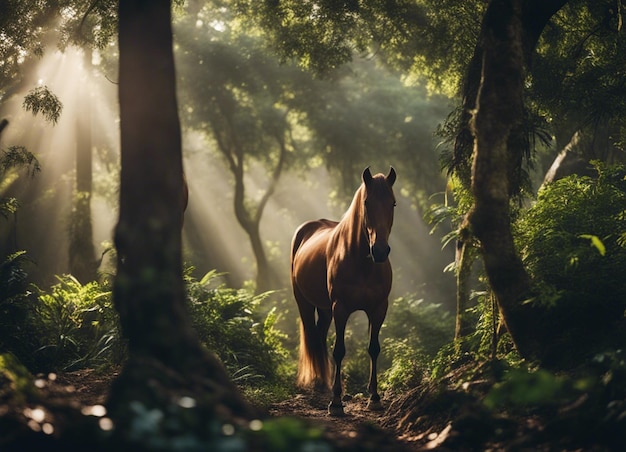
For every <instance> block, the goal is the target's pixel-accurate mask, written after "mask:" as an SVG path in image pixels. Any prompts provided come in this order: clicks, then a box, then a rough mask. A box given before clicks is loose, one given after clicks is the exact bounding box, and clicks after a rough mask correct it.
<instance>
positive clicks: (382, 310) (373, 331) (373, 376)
mask: <svg viewBox="0 0 626 452" xmlns="http://www.w3.org/2000/svg"><path fill="white" fill-rule="evenodd" d="M386 314H387V303H386V302H385V303H384V304H382V305H380V306H379V307H378V309H377V310H376V311H375V312H374V313H373V314H370V313H368V314H367V316H368V318H369V322H370V343H369V347H368V349H367V351H368V352H369V355H370V380H369V384H368V385H367V389H368V391H369V393H370V399H369V401H368V402H367V408H368V409H370V410H373V411H375V410H382V409H383V405H382V404H381V403H380V395H379V394H378V376H377V361H378V355H379V354H380V342H379V341H378V335H379V333H380V328H381V326H382V324H383V321H384V320H385V315H386Z"/></svg>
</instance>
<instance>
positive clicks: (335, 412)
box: [328, 402, 345, 417]
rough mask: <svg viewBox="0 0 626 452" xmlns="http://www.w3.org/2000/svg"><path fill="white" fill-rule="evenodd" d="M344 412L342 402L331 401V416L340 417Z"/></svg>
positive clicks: (329, 406) (329, 407)
mask: <svg viewBox="0 0 626 452" xmlns="http://www.w3.org/2000/svg"><path fill="white" fill-rule="evenodd" d="M344 414H345V413H344V412H343V405H342V404H339V405H334V404H333V402H330V405H328V415H329V416H334V417H340V416H343V415H344Z"/></svg>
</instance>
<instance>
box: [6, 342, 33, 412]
mask: <svg viewBox="0 0 626 452" xmlns="http://www.w3.org/2000/svg"><path fill="white" fill-rule="evenodd" d="M33 380H34V379H33V376H32V374H31V373H30V372H29V371H28V369H26V367H24V365H23V364H22V363H21V362H20V361H19V359H17V358H16V357H15V355H13V354H12V353H2V354H0V402H2V403H6V402H8V400H9V399H12V400H13V401H17V402H20V403H23V402H25V401H26V400H27V399H28V398H30V397H32V396H33V395H34V393H35V392H36V388H35V385H34V384H33Z"/></svg>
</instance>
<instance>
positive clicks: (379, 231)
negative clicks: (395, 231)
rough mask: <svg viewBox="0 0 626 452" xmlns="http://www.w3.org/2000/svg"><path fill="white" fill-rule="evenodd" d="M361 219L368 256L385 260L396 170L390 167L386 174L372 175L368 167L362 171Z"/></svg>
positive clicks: (375, 259)
mask: <svg viewBox="0 0 626 452" xmlns="http://www.w3.org/2000/svg"><path fill="white" fill-rule="evenodd" d="M362 178H363V184H364V186H365V190H364V193H363V204H364V208H363V219H364V229H365V233H366V235H367V239H368V245H369V249H370V256H371V258H372V260H373V261H374V262H377V263H381V262H385V261H386V260H387V257H388V256H389V252H390V251H391V248H390V247H389V234H390V233H391V226H392V224H393V210H394V209H393V208H394V207H395V205H396V198H395V196H394V194H393V189H392V187H393V183H394V182H395V181H396V171H395V170H394V169H393V167H392V168H390V170H389V174H388V175H386V176H385V175H384V174H377V175H376V176H372V173H371V172H370V169H369V167H368V168H365V170H364V171H363V176H362Z"/></svg>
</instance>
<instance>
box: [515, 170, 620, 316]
mask: <svg viewBox="0 0 626 452" xmlns="http://www.w3.org/2000/svg"><path fill="white" fill-rule="evenodd" d="M598 173H599V177H598V178H597V179H592V178H588V177H577V176H570V177H567V178H564V179H561V180H558V181H556V182H553V183H551V184H549V185H548V186H547V187H545V188H544V189H542V190H541V191H540V192H539V195H538V198H537V202H536V204H535V205H534V206H533V207H532V208H530V209H529V210H528V211H527V212H525V213H524V214H523V215H522V216H521V218H520V219H519V221H518V222H517V223H516V224H515V232H516V240H517V245H518V249H519V250H520V253H521V256H522V259H523V262H524V265H525V267H526V269H527V270H528V272H529V273H530V275H531V277H532V278H533V280H534V281H535V282H536V284H537V287H538V292H539V293H540V295H539V297H538V298H537V299H536V300H535V301H536V302H538V303H542V304H543V305H544V306H549V307H552V308H554V309H558V312H559V314H560V315H562V316H563V317H562V321H563V322H564V323H565V322H568V321H574V322H579V323H580V321H581V320H582V321H583V322H584V323H585V324H586V325H587V326H591V327H595V328H603V327H606V325H607V321H612V320H614V319H619V318H623V314H624V309H625V308H626V284H624V276H623V275H624V268H626V248H625V247H624V246H623V243H622V242H621V241H620V239H621V237H622V236H623V233H624V231H626V179H625V175H626V168H624V167H623V166H615V167H605V166H601V165H598Z"/></svg>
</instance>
